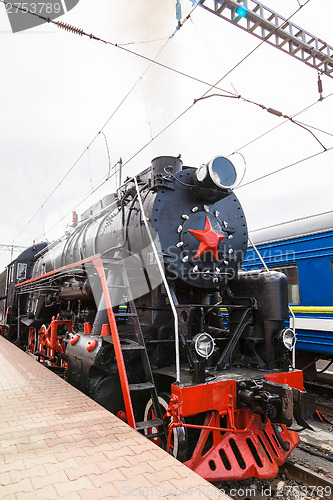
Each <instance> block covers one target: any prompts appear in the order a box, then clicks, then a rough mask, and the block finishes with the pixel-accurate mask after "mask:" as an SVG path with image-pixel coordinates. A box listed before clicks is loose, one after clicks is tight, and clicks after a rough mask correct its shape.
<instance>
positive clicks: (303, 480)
mask: <svg viewBox="0 0 333 500" xmlns="http://www.w3.org/2000/svg"><path fill="white" fill-rule="evenodd" d="M280 472H281V473H283V474H285V475H287V477H288V478H289V479H292V480H293V481H296V482H297V483H300V484H301V485H302V486H301V488H300V489H299V492H300V493H301V492H302V491H303V493H304V494H307V495H308V496H312V497H313V498H316V497H320V498H325V499H326V498H327V499H333V480H332V479H329V478H326V477H324V476H322V475H321V474H317V473H316V472H314V471H312V470H310V469H308V468H307V467H304V466H303V465H300V464H295V463H292V462H290V461H289V460H287V462H286V463H285V464H284V465H282V467H280ZM302 487H304V489H303V490H302ZM296 490H297V488H295V493H296ZM287 491H288V490H287ZM290 491H292V487H291V489H290ZM286 496H287V495H286ZM304 496H305V495H304ZM280 498H283V497H280ZM289 498H292V497H291V496H289Z"/></svg>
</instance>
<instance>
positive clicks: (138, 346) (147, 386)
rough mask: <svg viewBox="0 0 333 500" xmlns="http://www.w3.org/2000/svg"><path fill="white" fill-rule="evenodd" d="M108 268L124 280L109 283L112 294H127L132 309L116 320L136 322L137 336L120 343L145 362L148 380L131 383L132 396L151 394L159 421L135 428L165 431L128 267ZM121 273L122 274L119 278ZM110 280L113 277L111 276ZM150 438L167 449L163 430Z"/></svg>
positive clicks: (112, 264) (115, 263)
mask: <svg viewBox="0 0 333 500" xmlns="http://www.w3.org/2000/svg"><path fill="white" fill-rule="evenodd" d="M103 262H104V264H106V265H107V267H108V268H109V273H112V272H113V271H115V272H116V273H117V276H118V277H121V281H122V282H121V283H120V284H113V283H111V284H109V283H108V288H109V294H110V296H112V295H113V294H112V291H114V290H115V289H120V290H123V291H124V293H123V296H124V297H126V298H127V300H126V302H127V304H128V309H129V312H122V311H119V310H118V312H114V313H113V314H114V316H115V318H116V319H117V318H124V319H128V318H130V319H131V321H132V326H133V332H131V334H130V336H131V337H132V338H129V335H126V334H125V335H124V336H120V335H119V334H118V335H119V339H120V346H121V350H122V352H123V353H125V352H129V351H139V353H140V356H141V362H142V369H143V373H144V380H142V381H141V382H139V383H136V384H130V383H129V390H130V393H135V392H139V391H140V392H144V393H149V395H150V398H151V401H152V406H153V409H154V413H155V416H156V418H154V419H151V420H145V421H141V422H135V426H136V428H137V430H138V431H141V430H146V429H150V428H158V427H162V428H164V422H163V416H162V412H161V406H160V404H159V399H158V394H157V389H156V385H155V381H154V376H153V373H152V369H151V365H150V361H149V356H148V352H147V347H146V343H145V339H144V336H143V333H142V328H141V324H140V319H139V316H138V313H137V309H136V305H135V302H134V298H133V294H132V290H131V285H130V282H129V278H128V274H127V270H126V266H125V265H124V264H123V262H122V260H121V259H103ZM119 270H120V271H121V273H120V274H119ZM109 276H110V274H109ZM104 339H105V340H107V341H109V342H111V343H112V337H111V336H110V337H108V338H107V339H106V338H105V337H104ZM146 437H148V438H149V439H155V438H157V437H160V438H161V441H162V443H163V444H165V445H166V432H165V430H164V429H163V431H162V432H154V433H151V434H146Z"/></svg>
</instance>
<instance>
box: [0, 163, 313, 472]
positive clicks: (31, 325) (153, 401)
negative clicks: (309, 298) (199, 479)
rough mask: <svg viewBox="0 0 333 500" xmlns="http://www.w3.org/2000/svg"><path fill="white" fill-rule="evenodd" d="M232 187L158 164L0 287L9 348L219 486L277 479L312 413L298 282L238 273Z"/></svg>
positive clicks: (214, 172) (218, 172)
mask: <svg viewBox="0 0 333 500" xmlns="http://www.w3.org/2000/svg"><path fill="white" fill-rule="evenodd" d="M235 182H236V171H235V168H234V166H233V164H232V163H231V162H230V161H229V160H228V159H227V158H224V157H216V158H214V159H213V160H212V161H210V162H209V163H208V164H205V165H202V166H200V167H199V168H198V169H196V168H192V167H184V166H183V165H182V161H181V160H180V158H175V157H167V156H165V157H159V158H156V159H154V160H153V161H152V165H151V166H150V167H149V168H148V169H146V170H145V171H143V172H142V173H141V174H139V175H138V176H137V177H135V178H131V179H127V181H126V182H125V183H124V185H122V186H121V187H120V188H119V189H118V191H117V193H116V194H111V195H108V196H106V197H105V198H103V199H102V200H101V201H100V202H99V203H97V204H95V205H94V206H92V207H91V208H90V209H89V210H87V211H86V212H85V213H84V214H82V216H81V219H80V221H79V222H78V221H75V222H74V223H73V226H72V227H71V229H70V230H69V231H68V232H67V233H66V234H65V235H64V236H63V237H62V238H61V239H59V240H58V241H55V242H54V243H52V244H48V245H47V244H46V243H40V244H38V245H34V246H33V247H31V248H29V249H27V250H26V251H25V252H23V253H22V254H21V255H20V256H19V257H18V258H17V259H16V260H15V261H14V262H12V263H11V264H10V265H9V266H8V267H7V270H6V271H5V272H4V273H3V274H2V275H1V277H0V286H1V289H0V294H1V295H2V296H3V317H2V330H1V331H2V334H3V335H6V337H7V338H8V339H10V340H12V341H15V342H16V343H17V345H19V346H20V347H22V348H25V349H27V351H28V353H29V354H30V355H33V356H35V357H36V359H37V360H39V361H41V362H43V363H45V364H47V365H49V366H50V367H52V368H54V369H57V370H58V371H61V370H62V371H63V372H64V376H65V377H66V378H67V379H68V381H69V382H70V383H72V384H73V385H75V386H76V387H78V388H79V389H81V390H82V391H84V392H86V393H87V394H89V395H90V396H91V397H92V398H93V399H95V400H96V401H97V402H99V403H100V404H102V405H103V406H104V407H106V408H108V409H109V410H110V411H112V412H113V413H115V414H116V415H118V416H119V417H120V418H122V419H123V420H125V421H127V422H128V423H129V424H130V425H131V426H132V427H134V428H136V429H137V430H138V431H139V432H142V433H144V434H145V435H146V436H147V437H148V438H149V439H151V440H152V441H153V442H155V443H156V444H158V445H160V446H163V447H164V448H166V449H167V450H168V452H171V453H173V454H174V456H175V457H177V458H178V459H179V460H181V461H182V462H185V464H186V465H187V466H188V467H190V468H192V469H193V470H195V471H196V472H197V473H199V474H200V475H202V476H203V477H205V478H207V479H209V480H215V481H216V480H226V479H243V478H246V477H251V476H254V477H260V478H268V477H274V476H275V475H276V474H277V472H278V466H280V465H282V464H283V463H284V461H285V460H286V458H287V456H288V455H289V453H290V452H291V451H292V449H293V448H294V447H295V446H297V444H298V443H299V437H298V434H297V433H296V432H294V431H293V430H291V429H290V427H291V426H292V423H293V419H296V421H297V422H298V423H299V424H301V425H302V426H306V425H307V421H306V420H307V419H308V417H310V416H311V415H312V414H313V413H314V411H315V407H314V400H313V397H312V396H311V395H309V394H307V393H306V392H304V391H303V378H302V372H301V371H299V370H294V369H293V368H292V367H291V364H290V361H289V360H290V357H291V351H292V349H293V347H294V344H295V336H294V333H293V331H292V330H290V329H289V328H285V321H286V320H288V318H289V314H288V303H287V281H286V277H285V276H284V274H281V273H278V272H266V271H262V272H261V271H255V272H250V273H245V272H243V271H242V270H241V264H242V261H243V257H244V255H245V252H246V248H247V240H248V235H247V226H246V220H245V217H244V213H243V210H242V207H241V205H240V203H239V201H238V199H237V197H236V196H235V194H234V192H233V190H232V187H233V186H234V185H235Z"/></svg>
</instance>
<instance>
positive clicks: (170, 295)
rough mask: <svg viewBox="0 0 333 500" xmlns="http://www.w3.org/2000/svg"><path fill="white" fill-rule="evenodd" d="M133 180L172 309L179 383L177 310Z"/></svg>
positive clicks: (137, 186) (136, 184)
mask: <svg viewBox="0 0 333 500" xmlns="http://www.w3.org/2000/svg"><path fill="white" fill-rule="evenodd" d="M133 180H134V184H135V189H136V192H137V195H138V201H139V205H140V210H141V215H142V220H143V223H144V225H145V228H146V230H147V234H148V237H149V240H150V244H151V246H152V249H153V252H154V255H155V258H156V262H157V265H158V269H159V271H160V273H161V278H162V281H163V284H164V286H165V290H166V293H167V295H168V299H169V302H170V306H171V309H172V312H173V316H174V323H175V350H176V382H180V358H179V333H178V316H177V310H176V306H175V303H174V300H173V298H172V294H171V290H170V287H169V283H168V282H167V279H166V276H165V272H164V268H163V266H162V263H161V260H160V257H159V255H158V252H157V248H156V245H155V242H154V239H153V236H152V234H151V231H150V228H149V225H148V220H149V219H148V218H147V217H146V214H145V211H144V208H143V204H142V199H141V194H140V190H139V185H138V181H137V179H136V177H133Z"/></svg>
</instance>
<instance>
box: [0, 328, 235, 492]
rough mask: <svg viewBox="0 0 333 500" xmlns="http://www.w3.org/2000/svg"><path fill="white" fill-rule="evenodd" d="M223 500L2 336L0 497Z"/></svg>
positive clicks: (201, 480) (215, 490)
mask: <svg viewBox="0 0 333 500" xmlns="http://www.w3.org/2000/svg"><path fill="white" fill-rule="evenodd" d="M123 497H127V498H150V499H151V498H164V499H171V498H172V499H174V498H193V499H197V498H200V499H201V498H202V499H207V498H209V499H216V498H219V499H223V500H228V499H229V497H228V496H226V495H224V494H222V493H221V492H220V491H219V490H218V489H217V488H215V487H214V486H213V485H212V484H210V483H208V482H207V481H205V480H204V479H202V478H201V477H200V476H198V475H197V474H195V473H194V472H193V471H191V470H190V469H188V468H187V467H186V466H185V465H183V464H181V463H180V462H178V461H177V460H176V459H174V458H173V457H172V456H170V455H169V454H167V453H166V452H165V451H163V450H162V449H160V448H158V447H157V446H156V445H155V444H153V443H152V442H150V441H149V440H148V439H147V438H145V437H144V436H142V435H141V434H140V433H138V432H137V431H135V430H133V429H132V428H131V427H129V426H128V425H127V424H126V423H124V422H122V421H121V420H119V419H118V418H117V417H116V416H114V415H113V414H112V413H110V412H108V411H107V410H105V409H104V408H103V407H101V406H100V405H98V404H97V403H95V402H94V401H93V400H91V399H90V398H88V397H87V396H86V395H84V394H83V393H81V392H80V391H78V390H77V389H75V388H74V387H72V386H71V385H69V384H68V383H67V382H65V381H64V380H63V379H61V378H60V377H58V376H57V375H55V374H54V373H52V372H51V371H50V370H48V369H47V368H45V367H44V366H42V365H41V364H39V363H37V362H36V361H35V360H34V359H32V358H31V357H30V356H29V355H28V354H26V353H24V352H22V351H21V350H20V349H18V348H17V347H15V346H14V345H13V344H11V343H10V342H8V341H7V340H5V339H4V338H3V337H0V498H1V500H4V499H8V500H21V499H22V500H23V499H29V500H30V499H31V500H35V499H36V500H37V499H43V500H51V499H58V498H63V499H69V500H75V499H82V500H99V499H108V498H123Z"/></svg>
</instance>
